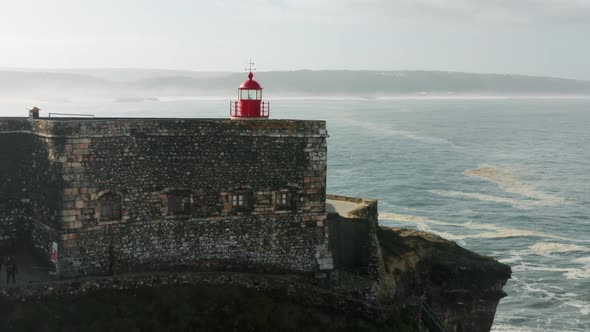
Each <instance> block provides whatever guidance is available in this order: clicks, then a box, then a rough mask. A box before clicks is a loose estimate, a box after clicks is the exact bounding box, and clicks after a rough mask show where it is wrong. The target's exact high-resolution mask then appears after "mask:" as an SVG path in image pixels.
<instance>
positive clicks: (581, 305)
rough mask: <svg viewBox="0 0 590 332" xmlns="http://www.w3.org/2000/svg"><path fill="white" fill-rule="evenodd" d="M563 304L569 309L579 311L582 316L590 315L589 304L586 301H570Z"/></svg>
mask: <svg viewBox="0 0 590 332" xmlns="http://www.w3.org/2000/svg"><path fill="white" fill-rule="evenodd" d="M564 304H565V305H566V306H569V307H574V308H578V309H580V313H581V314H582V315H584V316H585V315H590V302H588V301H580V300H571V301H567V302H565V303H564Z"/></svg>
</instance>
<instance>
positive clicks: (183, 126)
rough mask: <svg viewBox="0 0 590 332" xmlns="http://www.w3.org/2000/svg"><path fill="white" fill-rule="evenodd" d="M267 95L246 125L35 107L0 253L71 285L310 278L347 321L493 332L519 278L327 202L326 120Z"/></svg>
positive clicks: (8, 170)
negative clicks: (20, 256) (218, 276)
mask: <svg viewBox="0 0 590 332" xmlns="http://www.w3.org/2000/svg"><path fill="white" fill-rule="evenodd" d="M252 82H254V83H256V82H255V81H253V80H252V75H250V76H249V79H248V80H247V81H245V82H244V83H243V84H242V86H241V87H240V89H239V90H238V102H235V103H232V104H231V105H232V106H231V110H230V114H231V119H179V118H170V119H166V118H73V117H72V118H67V117H66V118H63V117H59V118H54V117H46V118H42V117H40V116H39V110H38V109H36V108H35V109H33V110H31V112H30V114H29V118H0V155H1V156H2V158H0V248H10V249H11V250H13V251H14V250H21V251H26V252H30V253H32V255H33V256H34V257H36V258H37V260H38V261H42V262H44V263H46V264H48V265H50V266H52V267H54V268H55V271H54V272H55V274H56V275H57V277H58V278H60V279H66V280H67V279H72V278H76V277H86V276H111V275H125V274H129V273H139V272H149V273H152V272H158V271H159V272H162V271H169V272H174V271H194V272H212V271H215V272H223V271H226V272H232V273H235V272H239V273H256V274H259V275H269V276H270V275H276V274H282V275H296V276H300V277H305V278H307V277H311V278H310V279H311V280H312V281H311V283H312V284H313V283H314V282H315V281H313V280H320V282H321V283H322V284H323V285H324V286H323V287H326V285H327V284H329V286H328V288H330V289H332V288H333V289H340V291H341V292H342V293H343V294H348V295H346V297H345V298H346V299H344V297H343V298H340V297H336V300H334V301H335V302H337V303H339V304H338V305H337V306H341V305H343V304H345V303H349V305H347V306H346V308H348V309H346V310H349V312H345V315H346V314H350V312H356V313H355V315H357V316H359V315H360V316H362V317H365V318H363V319H368V321H371V320H374V319H376V318H375V317H381V318H383V317H389V315H391V313H392V312H393V313H394V314H395V315H398V316H396V317H399V311H398V310H399V308H398V307H397V306H399V305H400V304H401V303H403V305H404V306H405V305H406V304H407V303H414V304H413V305H417V306H418V308H421V307H420V305H421V304H420V303H422V302H423V301H424V300H423V299H424V298H427V299H428V302H429V303H431V305H432V306H433V307H434V310H435V311H436V312H437V314H438V315H439V316H440V317H443V319H442V321H443V322H444V324H445V325H447V326H454V327H455V328H454V329H453V330H456V331H459V330H463V331H468V330H469V331H488V330H489V328H490V327H491V324H492V322H493V318H494V313H495V308H496V306H497V304H498V301H499V299H500V298H502V297H503V296H504V295H505V293H504V292H503V291H502V286H503V285H504V284H505V282H506V280H507V279H508V278H509V277H510V269H509V267H507V266H505V265H502V264H499V263H497V262H495V261H494V260H492V259H490V258H486V257H482V256H479V255H476V254H474V253H470V252H468V251H467V250H465V249H462V248H460V247H459V246H457V245H456V244H454V243H451V242H448V241H445V240H443V239H440V238H437V237H432V236H431V235H428V234H425V233H416V232H414V231H408V230H392V229H385V228H383V227H380V226H379V224H378V211H377V201H375V200H370V199H359V198H350V197H342V196H331V195H327V194H326V171H327V142H326V139H327V137H328V133H327V130H326V123H325V121H306V120H274V119H268V115H269V113H268V110H269V107H268V104H267V103H264V102H262V101H261V99H262V88H261V87H260V86H259V85H258V83H256V84H254V83H252ZM252 90H254V92H252ZM37 264H39V263H37ZM149 273H148V275H149ZM171 278H172V279H174V278H177V277H171ZM183 278H184V277H183ZM195 278H197V277H195ZM199 278H200V277H199ZM223 278H226V279H227V278H229V280H233V281H232V282H234V283H235V282H238V283H240V282H241V281H239V280H248V278H250V277H246V276H244V277H242V278H241V279H240V278H238V279H232V278H231V275H230V276H229V277H228V276H227V275H226V276H223V277H222V279H223ZM256 278H263V277H256ZM226 279H224V280H226ZM174 280H176V279H174ZM183 280H184V279H183ZM322 280H323V281H322ZM275 281H276V282H277V284H280V280H275ZM182 282H183V283H184V282H186V281H182ZM225 282H229V281H227V280H226V281H224V283H225ZM273 282H274V281H273ZM307 282H308V281H306V282H304V283H302V285H305V284H306V283H307ZM171 283H173V282H171ZM260 283H261V281H256V282H255V283H254V285H259V284H260ZM262 283H263V284H266V285H271V284H272V283H271V282H268V281H263V282H262ZM137 284H138V283H136V282H134V283H133V286H130V287H137ZM62 287H70V286H62ZM72 287H73V288H72ZM105 287H107V286H105ZM108 287H110V286H108ZM116 287H124V286H121V284H118V286H116ZM252 287H256V288H259V287H260V286H252ZM268 287H270V286H268ZM286 287H292V284H290V285H289V286H286ZM302 287H303V289H304V290H307V291H308V292H310V293H312V294H314V293H315V292H318V291H320V292H323V291H322V290H318V289H316V288H313V287H315V286H302ZM74 288H75V286H71V287H70V288H67V291H63V292H62V293H59V294H63V293H64V292H66V293H67V292H74V291H73V290H72V289H74ZM50 289H54V288H53V286H52V287H48V288H45V290H40V291H39V292H41V293H43V294H45V295H44V296H46V297H47V296H49V295H47V294H51V292H52V291H51V290H50ZM55 289H57V288H55ZM55 292H57V291H55ZM6 294H7V293H6ZM11 294H12V295H11V296H13V297H12V298H14V299H19V301H20V299H21V296H23V293H19V292H17V291H15V292H13V293H11ZM27 294H29V295H27V296H29V297H30V299H29V300H31V301H34V299H35V298H36V297H35V296H37V295H34V296H33V295H30V294H32V293H27ZM330 294H332V293H330ZM350 294H353V295H352V298H360V299H365V300H366V301H368V302H366V303H364V304H362V303H356V302H350V301H351V300H350V298H351V297H350ZM449 294H451V295H449ZM39 296H40V295H39ZM56 296H57V295H56ZM60 296H62V295H60ZM326 296H327V297H325V298H323V301H328V300H326V299H331V298H333V294H332V295H329V296H328V295H326ZM0 298H1V296H0ZM316 300H318V299H314V300H313V301H316ZM319 300H322V298H319ZM350 303H352V304H350ZM333 305H334V304H323V307H324V308H325V307H329V306H333ZM375 305H376V306H375ZM383 305H390V306H393V307H394V308H397V309H394V310H393V311H387V312H386V311H383V307H382V306H383ZM338 310H345V309H342V308H340V309H338ZM428 310H430V309H428ZM368 313H371V315H374V316H370V315H369V314H368ZM413 315H414V314H412V315H410V316H412V317H414V316H413ZM433 315H434V314H433ZM355 317H356V316H355ZM371 317H372V318H371ZM433 317H434V316H433ZM474 317H475V318H474ZM363 324H364V323H363ZM432 331H434V330H432Z"/></svg>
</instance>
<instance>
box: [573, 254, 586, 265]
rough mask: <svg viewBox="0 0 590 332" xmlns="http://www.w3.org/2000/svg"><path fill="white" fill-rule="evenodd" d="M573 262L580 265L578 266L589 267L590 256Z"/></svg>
mask: <svg viewBox="0 0 590 332" xmlns="http://www.w3.org/2000/svg"><path fill="white" fill-rule="evenodd" d="M572 262H574V263H578V264H588V265H590V256H587V257H580V258H576V259H574V260H573V261H572Z"/></svg>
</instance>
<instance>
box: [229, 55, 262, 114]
mask: <svg viewBox="0 0 590 332" xmlns="http://www.w3.org/2000/svg"><path fill="white" fill-rule="evenodd" d="M253 64H254V63H252V61H250V66H249V68H247V69H248V71H249V73H248V79H247V80H245V81H244V82H242V84H241V85H240V87H239V88H238V100H237V101H231V102H230V104H229V114H230V116H231V118H232V119H243V120H259V119H268V116H269V114H270V105H269V103H268V102H264V101H262V87H261V86H260V84H259V83H258V82H256V81H255V80H253V78H254V74H252V65H253Z"/></svg>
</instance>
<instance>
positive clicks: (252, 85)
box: [240, 72, 262, 90]
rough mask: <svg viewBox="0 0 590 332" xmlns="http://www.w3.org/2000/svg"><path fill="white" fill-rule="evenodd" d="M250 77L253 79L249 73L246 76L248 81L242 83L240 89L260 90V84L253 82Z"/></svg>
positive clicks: (252, 75)
mask: <svg viewBox="0 0 590 332" xmlns="http://www.w3.org/2000/svg"><path fill="white" fill-rule="evenodd" d="M252 77H254V74H252V72H250V74H248V79H247V80H245V81H244V82H242V84H241V85H240V89H249V90H250V89H251V90H262V87H261V86H260V84H258V82H256V81H255V80H253V79H252Z"/></svg>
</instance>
